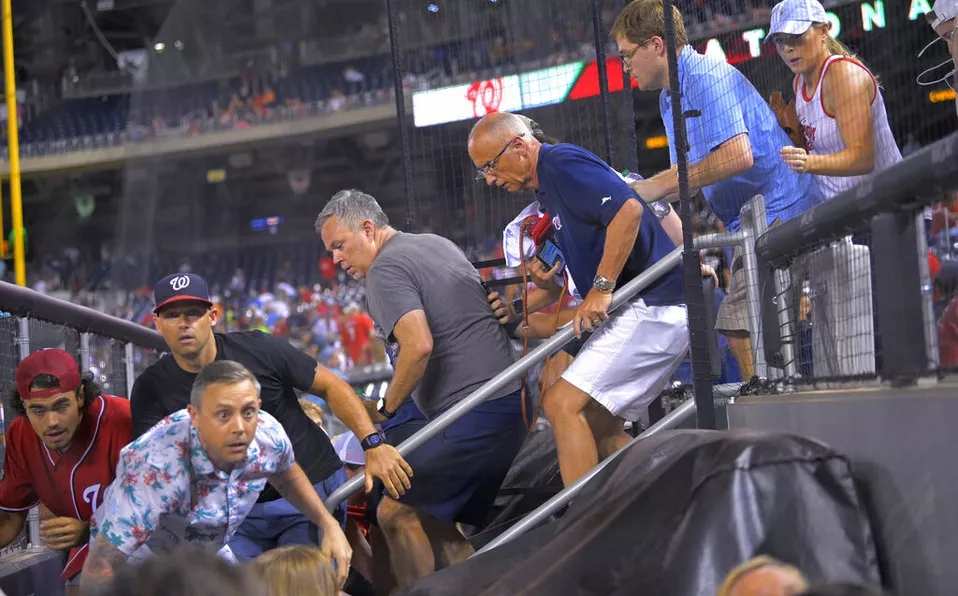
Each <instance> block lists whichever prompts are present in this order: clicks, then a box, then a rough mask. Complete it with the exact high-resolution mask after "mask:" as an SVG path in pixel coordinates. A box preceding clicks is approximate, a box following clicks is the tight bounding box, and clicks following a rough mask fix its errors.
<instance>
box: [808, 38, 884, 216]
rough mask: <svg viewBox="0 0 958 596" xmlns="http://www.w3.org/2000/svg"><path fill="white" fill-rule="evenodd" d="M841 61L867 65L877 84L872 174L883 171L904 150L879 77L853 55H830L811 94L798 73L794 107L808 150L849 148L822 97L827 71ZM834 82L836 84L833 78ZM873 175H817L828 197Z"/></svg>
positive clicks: (821, 152)
mask: <svg viewBox="0 0 958 596" xmlns="http://www.w3.org/2000/svg"><path fill="white" fill-rule="evenodd" d="M839 61H847V62H850V63H852V64H855V65H857V66H858V67H859V68H862V69H864V70H865V72H867V73H868V75H869V76H871V78H872V81H873V82H874V84H875V100H874V101H872V126H873V127H874V129H875V169H874V170H872V174H874V173H875V172H880V171H881V170H884V169H885V168H887V167H888V166H890V165H892V164H895V163H898V162H899V161H901V151H899V149H898V143H896V142H895V136H894V135H893V134H892V132H891V127H890V126H889V125H888V113H887V112H886V111H885V99H884V97H882V93H881V89H880V88H879V87H878V81H876V80H875V76H874V75H872V73H871V71H869V70H868V69H867V68H865V66H864V65H863V64H862V63H861V62H858V61H857V60H854V59H852V58H848V57H846V56H840V55H833V56H829V57H828V59H827V60H826V61H825V66H824V67H823V68H822V76H821V79H820V80H819V83H818V86H817V87H816V88H815V93H814V94H813V95H812V96H811V97H809V96H808V94H807V93H806V91H805V80H804V78H803V77H801V76H797V77H795V111H796V112H798V119H799V121H801V123H802V129H803V131H804V133H805V144H806V146H807V147H808V152H809V153H812V154H816V155H830V154H832V153H839V152H841V151H844V150H845V149H846V148H847V145H845V141H844V140H842V134H841V131H840V130H839V129H838V123H837V122H836V121H835V115H834V114H829V113H828V111H827V110H826V109H825V104H824V101H823V99H822V88H823V87H824V86H825V74H826V73H827V72H828V69H829V67H831V65H833V64H834V63H836V62H839ZM831 83H832V84H834V80H833V81H831ZM870 175H871V174H868V175H864V176H820V175H817V174H816V175H815V179H816V180H817V181H818V186H819V188H821V190H822V194H823V195H824V196H825V198H826V199H830V198H832V197H834V196H835V195H837V194H839V193H841V192H844V191H846V190H849V189H851V188H854V187H856V186H858V184H859V183H860V182H861V181H862V180H864V179H866V178H868V177H869V176H870Z"/></svg>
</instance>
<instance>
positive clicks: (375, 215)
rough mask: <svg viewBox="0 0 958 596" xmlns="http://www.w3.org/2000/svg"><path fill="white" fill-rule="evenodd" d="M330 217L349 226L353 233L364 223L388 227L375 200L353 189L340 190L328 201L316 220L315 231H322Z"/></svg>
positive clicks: (386, 220)
mask: <svg viewBox="0 0 958 596" xmlns="http://www.w3.org/2000/svg"><path fill="white" fill-rule="evenodd" d="M331 217H335V218H336V219H338V220H339V221H340V222H342V223H343V224H345V225H347V226H349V229H350V230H352V231H354V232H356V231H358V230H359V227H360V226H361V225H362V224H363V222H364V221H371V222H373V225H374V226H376V227H377V228H385V227H388V226H389V218H388V217H386V214H385V213H384V212H383V208H382V207H380V206H379V203H377V202H376V199H374V198H373V197H372V195H369V194H366V193H364V192H363V191H361V190H356V189H355V188H349V189H345V190H341V191H339V192H337V193H336V194H334V195H333V198H331V199H329V202H327V203H326V206H325V207H323V210H322V211H321V212H320V214H319V217H317V218H316V231H317V232H319V231H320V230H322V228H323V224H325V223H326V221H327V220H328V219H329V218H331Z"/></svg>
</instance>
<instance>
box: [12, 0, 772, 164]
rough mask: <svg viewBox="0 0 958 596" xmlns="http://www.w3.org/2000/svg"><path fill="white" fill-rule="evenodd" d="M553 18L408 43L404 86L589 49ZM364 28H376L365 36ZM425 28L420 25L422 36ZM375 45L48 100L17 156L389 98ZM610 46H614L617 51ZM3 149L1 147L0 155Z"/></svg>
mask: <svg viewBox="0 0 958 596" xmlns="http://www.w3.org/2000/svg"><path fill="white" fill-rule="evenodd" d="M772 4H773V2H770V1H766V0H723V1H722V2H705V1H704V0H683V1H682V2H680V3H679V6H680V8H681V9H682V11H683V13H684V14H687V15H689V17H690V20H691V22H692V24H691V25H690V26H692V27H695V26H696V24H698V25H699V26H701V27H706V26H707V27H721V26H724V25H728V24H730V23H733V22H735V21H738V20H749V19H753V18H756V17H761V16H763V15H765V16H766V17H767V12H768V9H769V8H770V6H771V5H772ZM607 13H608V18H607V20H608V21H609V23H607V24H611V19H612V18H614V11H611V10H610V11H607ZM551 16H552V17H553V21H554V22H553V26H552V29H551V30H550V32H549V35H548V42H545V43H541V42H540V44H538V46H537V44H536V43H535V42H533V41H532V40H530V39H524V38H519V39H512V36H511V35H510V34H509V32H508V31H507V30H506V28H505V27H504V26H503V25H502V24H501V23H498V22H497V21H491V22H490V24H489V31H485V32H483V33H482V34H480V35H477V36H475V37H473V38H469V39H460V40H457V41H455V42H436V44H435V45H433V46H431V47H424V48H420V49H414V50H410V51H409V53H408V57H407V59H406V74H405V77H404V81H403V83H404V86H405V87H406V90H407V91H409V90H413V89H426V88H429V87H430V86H431V85H446V84H450V83H451V82H452V81H454V80H472V79H473V78H476V77H480V78H481V77H486V76H494V75H495V73H496V72H497V69H501V68H503V67H508V66H516V65H519V64H543V65H552V64H560V63H565V62H570V61H573V60H581V59H587V58H588V57H590V56H594V45H593V42H592V40H591V27H585V26H583V23H582V22H581V18H576V15H574V14H572V13H571V12H569V13H566V12H565V11H561V10H560V11H557V12H556V13H555V14H553V15H551ZM367 29H368V31H367V30H366V29H364V30H363V31H366V33H365V34H364V35H365V37H364V38H363V39H367V38H368V39H370V40H372V41H375V39H379V40H380V41H382V40H383V39H386V38H385V37H383V35H382V34H383V31H382V27H371V28H367ZM369 31H372V33H373V34H375V35H373V36H372V37H370V34H369ZM360 33H363V32H360ZM429 34H430V32H429V31H423V32H422V35H424V36H426V37H425V38H426V39H428V35H429ZM357 35H359V33H357ZM409 35H410V36H411V37H413V38H414V35H413V34H412V33H410V34H409ZM373 38H375V39H373ZM380 38H381V39H380ZM381 46H382V44H376V43H371V45H369V46H368V47H370V48H373V49H374V51H376V50H378V51H380V52H381V53H379V54H377V55H373V56H367V57H364V58H355V59H348V60H342V61H338V62H336V61H333V62H326V63H322V64H318V65H314V66H306V67H294V68H290V66H289V65H288V64H287V63H286V61H285V60H279V61H278V64H277V65H276V68H273V69H271V70H269V71H264V70H257V69H249V70H248V71H245V72H242V73H240V74H239V75H238V76H236V77H234V78H232V79H221V80H219V81H207V82H197V83H187V84H182V85H179V86H175V87H172V88H168V89H153V90H146V91H132V92H130V93H126V94H111V95H105V96H102V97H86V98H81V99H69V100H66V101H62V102H58V103H54V104H53V106H52V107H51V108H49V109H46V110H43V111H40V112H39V113H38V114H36V115H35V116H33V117H30V118H29V119H28V121H27V122H26V123H25V125H22V130H21V137H20V142H21V153H22V155H23V156H25V157H33V156H38V155H46V154H50V153H63V152H72V151H82V150H90V149H95V148H102V147H110V146H117V145H122V144H125V143H132V142H140V141H144V140H149V139H157V138H159V139H162V138H168V137H174V136H176V137H182V136H193V135H197V134H202V133H206V132H211V131H222V130H228V129H232V128H248V127H249V126H253V125H255V124H261V123H271V122H277V121H281V120H288V119H299V118H304V117H309V116H319V115H327V114H331V113H334V112H338V111H341V110H346V109H353V108H357V107H363V106H370V105H376V104H380V103H386V102H390V101H392V100H393V92H394V88H393V81H392V78H393V68H392V63H391V60H390V59H389V56H388V53H387V52H386V51H385V50H386V49H388V48H387V47H381ZM610 51H612V52H613V53H614V48H610ZM333 60H335V59H333ZM64 76H65V77H68V78H69V80H70V81H71V84H73V83H72V82H74V81H77V80H82V77H83V75H82V74H81V73H78V72H76V69H75V68H73V69H68V71H67V72H66V73H65V74H64ZM5 156H6V148H5V147H4V148H2V149H0V158H3V157H5Z"/></svg>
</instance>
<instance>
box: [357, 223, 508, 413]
mask: <svg viewBox="0 0 958 596" xmlns="http://www.w3.org/2000/svg"><path fill="white" fill-rule="evenodd" d="M481 282H482V279H481V278H480V277H479V272H478V271H476V268H475V267H473V266H472V263H470V262H469V261H468V259H466V256H465V255H464V254H463V253H462V251H461V250H459V247H457V246H456V245H455V244H453V243H452V242H450V241H449V240H446V239H445V238H442V237H440V236H435V235H433V234H404V233H402V232H398V233H397V234H396V235H395V236H393V237H392V238H391V239H389V241H388V242H386V244H385V245H384V246H383V247H382V249H381V250H380V251H379V255H378V256H377V257H376V260H375V261H374V262H373V264H372V267H370V268H369V272H368V273H367V275H366V300H367V302H368V304H369V314H370V315H371V316H372V318H373V321H375V323H376V327H377V332H379V333H381V334H382V335H383V337H385V338H386V339H387V341H395V338H394V337H393V335H392V334H393V329H394V328H395V327H396V323H397V322H398V321H399V319H400V318H402V316H403V315H405V314H406V313H408V312H411V311H414V310H422V311H424V312H425V313H426V320H427V321H428V323H429V330H430V331H431V332H432V340H433V348H432V355H431V356H430V357H429V364H428V365H427V366H426V372H425V375H424V376H423V378H422V381H420V383H419V386H418V387H416V390H415V391H414V392H413V395H412V397H413V400H415V402H416V405H417V406H419V409H420V410H422V411H423V413H425V414H426V415H427V416H429V417H430V418H431V417H433V416H435V415H436V413H437V412H439V411H440V410H442V409H443V408H445V407H447V406H449V405H451V404H454V403H456V402H458V401H459V400H461V399H462V398H464V397H466V396H467V395H469V394H470V393H472V392H473V391H475V390H476V389H478V388H479V387H480V386H481V385H482V384H483V383H485V382H486V381H488V380H489V379H491V378H493V377H494V376H496V375H497V374H499V373H500V372H502V371H503V370H504V369H505V368H506V367H508V366H509V365H511V364H512V363H513V362H515V353H514V352H513V349H512V346H511V345H510V342H509V337H508V336H507V335H506V332H505V330H504V329H503V328H502V326H501V325H499V323H498V321H497V320H496V318H495V316H494V315H493V313H492V309H491V308H490V307H489V303H488V301H487V300H486V293H485V290H484V289H483V286H482V283H481ZM401 349H402V346H400V350H401ZM519 384H520V381H519V380H516V381H514V382H512V383H510V384H509V385H508V386H507V387H505V388H503V389H502V390H501V391H500V392H499V393H498V394H496V395H495V396H494V397H493V399H495V398H499V397H503V396H505V395H508V394H509V393H512V392H513V391H516V390H517V389H519Z"/></svg>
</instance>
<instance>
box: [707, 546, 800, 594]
mask: <svg viewBox="0 0 958 596" xmlns="http://www.w3.org/2000/svg"><path fill="white" fill-rule="evenodd" d="M807 588H808V583H807V582H806V581H805V578H804V577H803V576H802V573H801V572H800V571H799V570H798V569H796V568H795V567H792V566H791V565H788V564H785V563H782V562H781V561H778V560H776V559H773V558H772V557H767V556H764V555H763V556H759V557H755V558H754V559H751V560H749V561H746V562H745V563H742V564H741V565H739V566H738V567H736V568H735V569H733V570H732V571H731V572H729V574H728V575H727V576H726V577H725V581H724V582H722V586H721V587H720V588H719V590H718V593H717V596H797V594H799V593H800V592H801V591H802V590H805V589H807Z"/></svg>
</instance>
